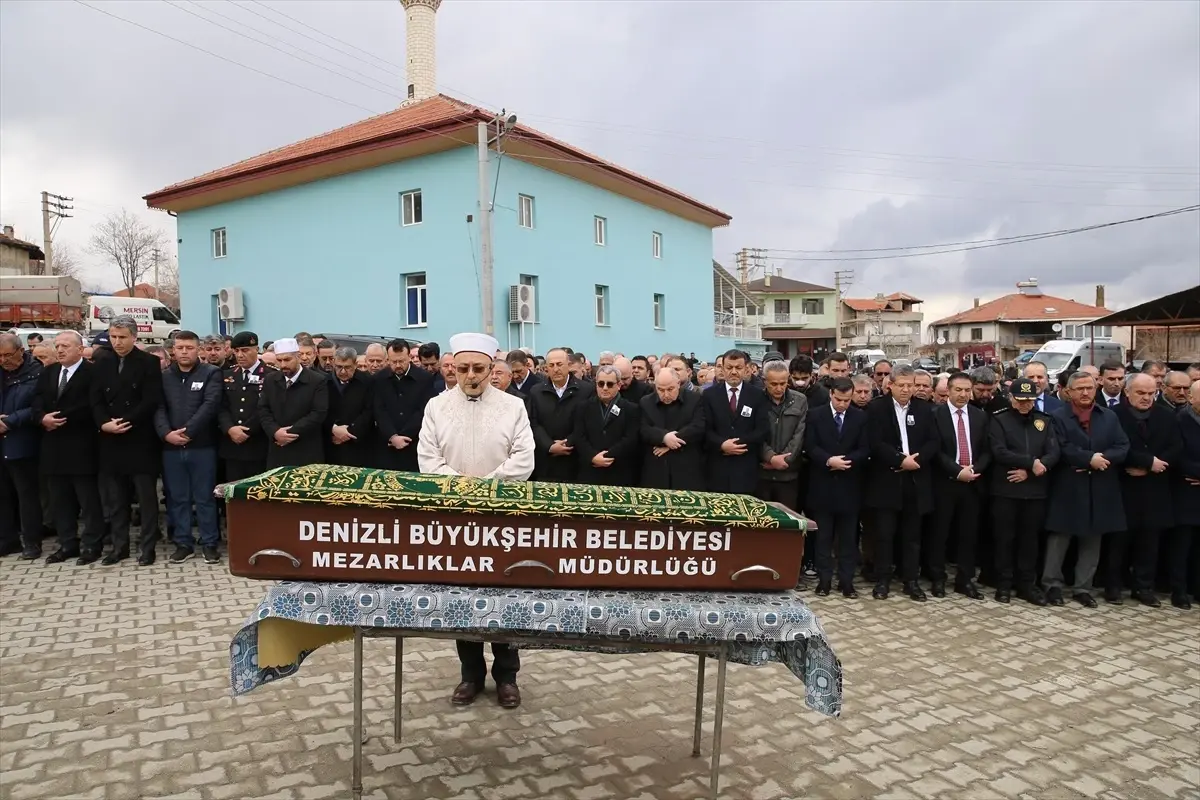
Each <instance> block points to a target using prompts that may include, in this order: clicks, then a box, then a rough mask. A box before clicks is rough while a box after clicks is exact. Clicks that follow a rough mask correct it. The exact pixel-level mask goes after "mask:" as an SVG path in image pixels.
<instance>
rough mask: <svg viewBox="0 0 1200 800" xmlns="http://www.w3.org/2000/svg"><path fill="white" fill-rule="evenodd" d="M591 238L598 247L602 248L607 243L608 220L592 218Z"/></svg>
mask: <svg viewBox="0 0 1200 800" xmlns="http://www.w3.org/2000/svg"><path fill="white" fill-rule="evenodd" d="M592 236H593V238H594V239H595V242H596V244H597V245H598V246H600V247H604V246H605V244H606V243H607V242H608V220H607V219H605V218H604V217H593V218H592Z"/></svg>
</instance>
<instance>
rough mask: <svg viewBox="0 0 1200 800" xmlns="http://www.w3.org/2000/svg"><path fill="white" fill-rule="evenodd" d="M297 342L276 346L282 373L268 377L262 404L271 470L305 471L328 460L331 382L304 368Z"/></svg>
mask: <svg viewBox="0 0 1200 800" xmlns="http://www.w3.org/2000/svg"><path fill="white" fill-rule="evenodd" d="M299 352H300V346H299V345H298V344H297V343H296V340H295V339H279V340H278V341H276V342H275V359H276V364H277V365H278V367H279V369H278V370H277V371H275V372H272V373H270V374H269V375H267V377H266V380H265V382H264V384H263V390H262V396H261V397H260V398H259V403H258V417H259V419H260V420H261V421H262V428H263V433H265V434H266V435H267V438H268V439H269V440H270V442H271V444H270V445H269V446H268V448H267V468H268V469H272V468H274V467H301V466H307V465H309V464H320V463H322V462H323V461H324V460H325V441H324V438H323V436H322V433H323V432H324V428H325V416H326V414H328V413H329V381H328V379H327V377H326V375H325V373H323V372H318V371H316V370H311V369H304V368H303V367H301V366H300V356H299Z"/></svg>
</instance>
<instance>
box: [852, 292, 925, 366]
mask: <svg viewBox="0 0 1200 800" xmlns="http://www.w3.org/2000/svg"><path fill="white" fill-rule="evenodd" d="M922 302H923V301H922V300H921V299H920V298H917V297H913V296H912V295H911V294H905V293H904V292H896V293H895V294H889V295H887V296H884V295H882V294H877V295H875V297H873V298H858V297H847V298H844V299H843V300H842V320H841V330H842V335H841V342H842V350H843V351H845V352H847V353H852V352H854V351H855V350H882V351H883V352H884V353H886V354H887V355H888V357H889V358H912V357H913V355H914V354H916V352H917V350H918V349H919V348H920V347H921V337H922V335H923V331H924V321H925V313H924V312H923V311H921V309H920V305H921V303H922Z"/></svg>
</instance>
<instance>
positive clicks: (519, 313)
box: [508, 284, 537, 322]
mask: <svg viewBox="0 0 1200 800" xmlns="http://www.w3.org/2000/svg"><path fill="white" fill-rule="evenodd" d="M536 298H537V291H536V290H535V289H534V288H533V287H532V286H527V285H525V284H521V285H519V286H510V287H508V321H509V322H537V317H536V316H535V314H534V308H535V307H536V305H537V304H536Z"/></svg>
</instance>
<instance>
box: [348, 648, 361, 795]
mask: <svg viewBox="0 0 1200 800" xmlns="http://www.w3.org/2000/svg"><path fill="white" fill-rule="evenodd" d="M353 692H354V730H353V731H352V735H353V737H354V760H353V763H352V765H351V767H350V790H351V791H352V792H353V793H354V800H362V791H363V785H362V773H363V767H362V734H363V634H362V628H355V629H354V688H353Z"/></svg>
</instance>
